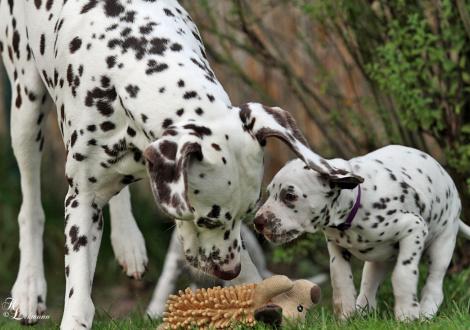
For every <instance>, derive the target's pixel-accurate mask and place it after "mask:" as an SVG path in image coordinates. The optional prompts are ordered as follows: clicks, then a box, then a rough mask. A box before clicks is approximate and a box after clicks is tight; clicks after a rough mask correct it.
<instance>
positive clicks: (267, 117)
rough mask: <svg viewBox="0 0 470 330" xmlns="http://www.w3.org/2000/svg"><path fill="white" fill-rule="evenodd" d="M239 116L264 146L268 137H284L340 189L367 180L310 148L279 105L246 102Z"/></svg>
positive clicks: (296, 151) (308, 164)
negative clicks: (335, 164) (268, 105)
mask: <svg viewBox="0 0 470 330" xmlns="http://www.w3.org/2000/svg"><path fill="white" fill-rule="evenodd" d="M240 119H241V121H242V122H243V124H244V127H245V129H247V130H248V131H250V132H251V133H252V134H253V135H254V136H255V137H256V139H257V140H258V141H259V143H260V144H261V145H264V144H265V140H266V138H268V137H271V136H272V137H277V138H279V139H281V140H283V141H284V142H285V143H286V144H287V145H288V146H289V147H290V148H291V149H292V150H293V151H294V152H295V154H296V155H297V156H298V157H300V158H301V159H302V160H303V161H304V162H305V164H307V166H308V167H310V168H311V169H312V170H315V171H317V172H318V173H320V174H321V175H322V176H324V177H325V178H326V179H328V180H329V181H330V183H331V184H333V185H335V186H338V187H340V188H347V189H351V188H354V187H355V186H357V185H358V184H359V183H362V182H363V181H364V179H363V178H362V177H360V176H358V175H355V174H353V173H350V172H348V171H347V170H345V169H340V168H335V167H334V166H333V165H332V164H330V162H329V161H328V160H326V159H324V158H322V157H320V156H319V155H317V154H315V153H314V152H313V151H311V150H310V148H309V146H308V143H307V140H306V139H305V137H304V136H303V135H302V133H301V132H300V130H299V129H298V127H297V124H296V123H295V120H294V118H293V117H292V116H291V114H290V113H289V112H287V111H285V110H283V109H281V108H278V107H266V106H264V105H262V104H259V103H247V104H244V105H242V106H241V107H240Z"/></svg>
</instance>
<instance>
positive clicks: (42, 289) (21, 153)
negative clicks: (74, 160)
mask: <svg viewBox="0 0 470 330" xmlns="http://www.w3.org/2000/svg"><path fill="white" fill-rule="evenodd" d="M19 62H21V61H18V63H17V64H18V66H19V67H23V70H20V69H19V67H18V68H17V67H13V66H11V63H9V65H6V68H7V72H8V76H9V78H10V82H11V85H12V105H11V142H12V147H13V152H14V155H15V158H16V161H17V163H18V168H19V171H20V176H21V193H22V203H21V208H20V211H19V214H18V225H19V231H20V235H19V236H20V242H19V249H20V266H19V270H18V276H17V278H16V281H15V284H14V285H13V288H12V292H11V294H12V298H13V305H12V307H13V308H14V309H15V313H16V315H17V316H18V317H19V318H21V319H22V322H23V323H26V324H32V323H35V322H36V321H37V319H38V318H37V317H34V316H36V315H39V314H42V313H44V312H45V310H46V280H45V277H44V265H43V255H42V253H43V242H42V235H43V231H44V221H45V218H44V211H43V208H42V203H41V179H40V174H41V156H42V149H43V144H44V122H45V120H44V117H45V109H46V107H45V106H44V104H43V103H44V101H45V100H46V95H47V94H46V93H47V92H46V89H45V88H44V85H43V83H42V81H41V79H40V77H39V74H38V73H37V71H36V68H35V67H34V64H33V63H32V62H26V63H19ZM15 65H16V64H15ZM18 71H21V72H18Z"/></svg>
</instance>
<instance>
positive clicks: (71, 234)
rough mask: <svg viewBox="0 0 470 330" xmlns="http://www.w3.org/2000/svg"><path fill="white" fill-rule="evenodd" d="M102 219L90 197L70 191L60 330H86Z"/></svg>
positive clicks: (91, 320)
mask: <svg viewBox="0 0 470 330" xmlns="http://www.w3.org/2000/svg"><path fill="white" fill-rule="evenodd" d="M102 229H103V217H102V213H101V206H98V205H97V204H96V202H95V200H94V196H93V195H92V194H86V193H76V190H74V189H72V188H70V189H69V192H68V194H67V197H66V200H65V276H66V285H65V309H64V315H63V318H62V323H61V329H83V328H86V329H89V328H91V324H92V322H93V316H94V313H95V308H94V306H93V302H92V300H91V287H92V283H93V274H94V272H95V266H96V259H97V256H98V250H99V246H100V243H101V236H102Z"/></svg>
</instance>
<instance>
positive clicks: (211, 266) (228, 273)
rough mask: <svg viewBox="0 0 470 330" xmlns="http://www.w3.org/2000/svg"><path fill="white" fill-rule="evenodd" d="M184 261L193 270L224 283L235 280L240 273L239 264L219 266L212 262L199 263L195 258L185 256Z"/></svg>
mask: <svg viewBox="0 0 470 330" xmlns="http://www.w3.org/2000/svg"><path fill="white" fill-rule="evenodd" d="M185 257H186V261H187V262H188V263H189V264H190V265H191V266H192V267H194V268H196V269H198V270H200V271H202V272H204V273H206V274H208V275H212V276H215V277H217V278H218V279H221V280H224V281H230V280H233V279H234V278H236V277H237V276H238V275H239V274H240V272H241V268H242V267H241V264H240V263H238V264H236V265H235V266H227V265H219V264H217V263H215V262H213V261H202V262H201V261H200V260H198V258H196V257H192V256H189V255H186V256H185ZM224 266H225V267H224Z"/></svg>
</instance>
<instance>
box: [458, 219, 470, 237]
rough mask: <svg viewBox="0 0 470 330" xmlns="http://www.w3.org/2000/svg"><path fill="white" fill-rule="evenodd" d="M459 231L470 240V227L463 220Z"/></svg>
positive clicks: (460, 222)
mask: <svg viewBox="0 0 470 330" xmlns="http://www.w3.org/2000/svg"><path fill="white" fill-rule="evenodd" d="M459 230H460V233H461V234H462V235H463V236H465V238H466V239H470V226H468V225H467V224H465V223H464V222H463V221H462V220H460V221H459Z"/></svg>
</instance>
